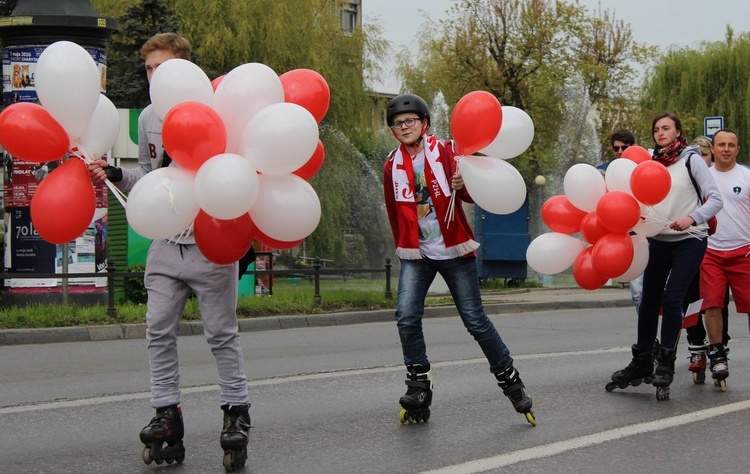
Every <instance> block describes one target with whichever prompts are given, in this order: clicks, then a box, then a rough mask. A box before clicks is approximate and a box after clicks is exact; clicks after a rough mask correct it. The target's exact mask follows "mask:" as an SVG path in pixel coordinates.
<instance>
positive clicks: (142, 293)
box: [121, 264, 148, 304]
mask: <svg viewBox="0 0 750 474" xmlns="http://www.w3.org/2000/svg"><path fill="white" fill-rule="evenodd" d="M128 271H130V272H145V271H146V265H143V264H139V265H133V266H132V267H130V268H128ZM123 286H124V288H125V302H128V303H134V304H146V301H148V292H146V287H145V286H144V284H143V277H133V278H125V281H124V285H123ZM122 302H123V301H121V303H122Z"/></svg>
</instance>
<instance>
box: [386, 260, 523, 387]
mask: <svg viewBox="0 0 750 474" xmlns="http://www.w3.org/2000/svg"><path fill="white" fill-rule="evenodd" d="M437 273H440V275H441V276H442V277H443V279H444V280H445V282H446V283H447V284H448V289H449V290H450V292H451V296H453V301H454V302H455V304H456V309H458V314H459V315H460V316H461V320H462V321H463V323H464V326H465V327H466V329H467V330H468V331H469V334H471V335H472V336H474V339H475V340H476V341H477V342H478V343H479V347H480V348H481V349H482V352H484V355H485V357H487V361H488V362H489V363H490V371H491V372H492V373H493V374H497V373H500V372H502V371H503V370H505V369H506V368H508V367H510V365H511V364H512V363H513V359H512V358H511V356H510V351H509V350H508V347H507V346H506V345H505V343H504V342H503V340H502V339H501V338H500V334H498V332H497V330H496V329H495V326H494V325H493V324H492V321H491V320H490V318H488V317H487V315H486V314H485V312H484V307H483V306H482V295H481V293H480V292H479V276H478V275H477V265H476V259H474V258H464V257H459V258H453V259H450V260H431V259H429V258H422V259H421V260H402V261H401V272H400V276H399V281H398V307H397V308H396V323H397V325H398V334H399V337H400V338H401V348H402V350H403V353H404V363H405V364H406V365H412V364H421V365H426V364H428V363H429V359H428V358H427V348H426V345H425V340H424V333H423V331H422V317H423V316H424V302H425V298H426V297H427V291H428V290H429V288H430V284H432V282H433V280H434V279H435V275H436V274H437Z"/></svg>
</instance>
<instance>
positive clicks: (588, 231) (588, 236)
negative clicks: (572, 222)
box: [581, 212, 610, 245]
mask: <svg viewBox="0 0 750 474" xmlns="http://www.w3.org/2000/svg"><path fill="white" fill-rule="evenodd" d="M609 232H610V231H609V229H607V228H606V227H604V226H603V225H602V223H601V221H599V216H598V215H597V214H596V212H589V213H588V214H586V216H584V218H583V219H581V237H583V240H585V241H586V242H588V243H590V244H592V245H593V244H595V243H596V241H597V240H599V239H600V238H602V236H605V235H607V234H609Z"/></svg>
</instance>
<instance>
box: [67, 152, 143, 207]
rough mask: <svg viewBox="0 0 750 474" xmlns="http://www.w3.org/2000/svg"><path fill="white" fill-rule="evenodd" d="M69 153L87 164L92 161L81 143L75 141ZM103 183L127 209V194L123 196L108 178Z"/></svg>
mask: <svg viewBox="0 0 750 474" xmlns="http://www.w3.org/2000/svg"><path fill="white" fill-rule="evenodd" d="M69 152H70V154H71V155H73V156H75V157H76V158H79V159H80V160H83V162H84V163H86V164H88V163H91V162H92V161H94V160H93V159H92V158H91V157H90V156H89V154H88V153H87V152H86V148H84V146H83V145H82V144H81V143H78V142H76V144H75V145H74V146H73V147H72V148H71V149H70V151H69ZM104 184H106V185H107V187H108V188H109V190H110V191H111V192H112V194H114V196H115V198H117V201H118V202H119V203H120V205H121V206H122V208H123V209H127V208H128V205H127V200H128V198H127V196H125V193H124V192H122V191H120V190H119V189H117V188H116V187H115V185H114V184H112V182H111V181H110V180H108V179H105V180H104Z"/></svg>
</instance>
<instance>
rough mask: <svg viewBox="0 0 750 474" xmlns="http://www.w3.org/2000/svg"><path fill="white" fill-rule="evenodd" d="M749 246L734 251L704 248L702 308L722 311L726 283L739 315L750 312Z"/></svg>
mask: <svg viewBox="0 0 750 474" xmlns="http://www.w3.org/2000/svg"><path fill="white" fill-rule="evenodd" d="M748 254H750V245H745V246H743V247H740V248H738V249H735V250H711V249H706V255H705V256H704V257H703V263H702V264H701V283H700V292H701V298H703V309H707V308H723V307H724V294H725V293H726V291H727V284H728V285H729V287H730V288H731V289H732V297H733V298H734V304H735V307H736V308H737V312H738V313H750V255H748Z"/></svg>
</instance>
